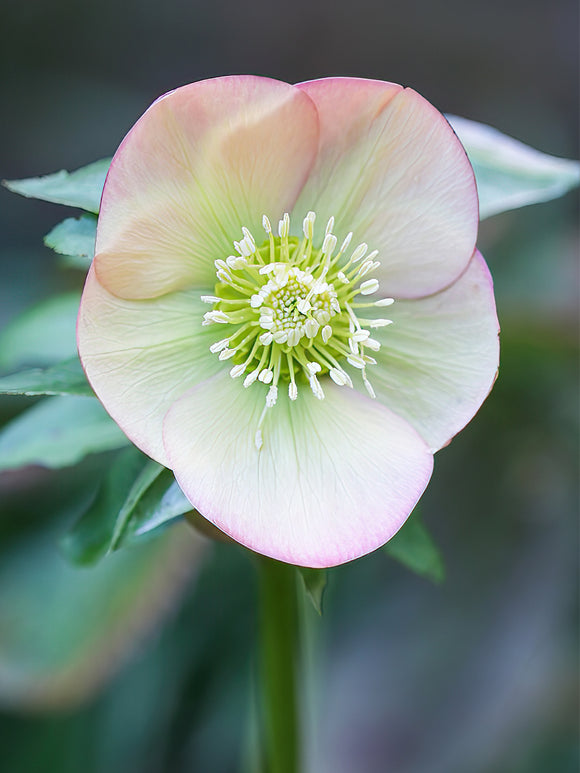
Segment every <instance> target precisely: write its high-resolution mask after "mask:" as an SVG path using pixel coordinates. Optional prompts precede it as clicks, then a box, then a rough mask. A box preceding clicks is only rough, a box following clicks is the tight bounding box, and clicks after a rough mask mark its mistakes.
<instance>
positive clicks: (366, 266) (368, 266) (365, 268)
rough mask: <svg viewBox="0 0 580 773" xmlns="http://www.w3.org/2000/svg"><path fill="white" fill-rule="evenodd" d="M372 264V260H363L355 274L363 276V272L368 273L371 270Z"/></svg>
mask: <svg viewBox="0 0 580 773" xmlns="http://www.w3.org/2000/svg"><path fill="white" fill-rule="evenodd" d="M373 265H374V263H373V262H372V260H365V262H364V263H362V264H361V267H360V268H359V270H358V271H357V276H358V277H359V278H360V277H363V276H364V275H365V274H368V273H369V271H371V270H372V268H373Z"/></svg>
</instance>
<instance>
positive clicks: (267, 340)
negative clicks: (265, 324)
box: [259, 331, 274, 346]
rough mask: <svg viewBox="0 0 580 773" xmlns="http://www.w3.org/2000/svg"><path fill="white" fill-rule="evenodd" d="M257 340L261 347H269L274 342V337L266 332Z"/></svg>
mask: <svg viewBox="0 0 580 773" xmlns="http://www.w3.org/2000/svg"><path fill="white" fill-rule="evenodd" d="M259 340H260V343H261V344H262V346H269V345H270V344H271V343H272V341H273V340H274V336H273V335H272V333H270V331H267V332H266V333H262V335H261V336H260V339H259Z"/></svg>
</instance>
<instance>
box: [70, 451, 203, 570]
mask: <svg viewBox="0 0 580 773" xmlns="http://www.w3.org/2000/svg"><path fill="white" fill-rule="evenodd" d="M191 509H192V505H191V503H190V502H189V501H188V500H187V499H186V498H185V495H184V494H183V493H182V491H181V489H180V488H179V486H178V485H177V483H176V482H175V478H174V477H173V473H172V472H171V470H168V469H166V468H165V467H163V466H162V465H160V464H157V462H154V461H152V460H151V459H149V458H148V457H147V456H145V454H142V453H141V452H140V451H138V450H137V449H136V448H134V447H131V448H129V449H127V450H125V451H123V453H122V454H120V455H119V456H118V457H117V459H116V460H115V462H114V463H113V465H112V466H111V468H110V469H109V470H108V472H107V474H106V475H105V477H104V479H103V481H102V483H101V486H100V488H99V491H98V493H97V496H96V499H95V500H94V502H93V503H92V505H91V506H90V507H89V509H88V510H87V512H86V513H84V515H83V516H82V517H81V518H80V520H79V521H78V522H77V523H76V524H75V525H74V526H73V527H72V528H71V529H70V530H69V532H68V533H67V534H66V535H65V537H64V539H63V543H62V544H63V549H64V550H65V553H66V554H67V556H68V557H69V558H70V559H71V560H72V561H74V562H75V563H79V564H91V563H94V562H96V561H98V560H100V559H101V558H103V556H105V555H107V554H108V553H111V552H112V551H114V550H117V549H118V548H119V547H121V546H124V545H127V544H129V543H132V542H134V541H135V538H136V537H140V536H141V535H143V534H146V533H147V532H149V531H152V530H154V529H157V528H158V527H159V526H161V525H162V524H164V523H166V522H167V521H170V520H173V519H174V518H176V517H178V516H180V515H183V514H184V513H186V512H188V511H190V510H191Z"/></svg>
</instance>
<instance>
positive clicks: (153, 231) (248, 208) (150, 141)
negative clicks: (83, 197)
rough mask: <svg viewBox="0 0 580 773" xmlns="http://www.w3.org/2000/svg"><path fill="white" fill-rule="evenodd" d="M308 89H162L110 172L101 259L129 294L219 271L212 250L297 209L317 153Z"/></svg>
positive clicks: (202, 280)
mask: <svg viewBox="0 0 580 773" xmlns="http://www.w3.org/2000/svg"><path fill="white" fill-rule="evenodd" d="M317 146H318V116H317V112H316V108H315V107H314V105H313V103H312V101H311V100H310V98H309V97H308V96H307V95H306V94H304V93H303V92H302V91H300V90H299V89H296V88H295V87H294V86H290V85H288V84H286V83H281V82H280V81H275V80H270V79H268V78H258V77H253V76H231V77H225V78H215V79H212V80H208V81H200V82H198V83H193V84H190V85H188V86H183V87H182V88H179V89H176V90H175V91H172V92H169V93H168V94H165V95H164V96H163V97H161V98H160V99H158V100H157V101H156V102H155V103H154V104H153V105H152V106H151V107H150V108H149V109H148V110H147V112H146V113H145V114H144V115H143V116H142V117H141V118H140V119H139V121H138V122H137V123H136V124H135V126H134V127H133V129H131V131H130V132H129V134H128V135H127V137H126V138H125V140H124V141H123V143H122V145H121V147H120V148H119V150H118V151H117V153H116V155H115V157H114V159H113V162H112V164H111V169H110V171H109V175H108V177H107V180H106V183H105V188H104V192H103V198H102V202H101V213H100V217H99V225H98V230H97V244H96V258H95V266H96V272H97V276H98V278H99V281H100V282H101V284H102V285H104V286H105V287H106V288H107V289H108V290H109V291H110V292H112V293H114V294H115V295H118V296H120V297H123V298H152V297H156V296H159V295H162V294H164V293H167V292H171V291H174V290H178V289H185V288H187V287H192V286H197V287H199V286H207V285H211V284H213V282H215V269H214V260H215V259H216V258H222V259H225V258H227V257H228V255H230V254H232V252H233V249H234V248H233V244H232V243H233V241H234V240H240V239H242V238H243V235H242V231H241V228H242V226H245V227H247V228H249V229H250V231H252V232H253V234H254V237H255V239H256V240H257V241H258V243H260V242H261V241H263V239H264V238H265V234H264V233H263V231H262V215H263V214H267V215H268V216H269V217H270V218H271V219H272V222H275V220H276V219H277V218H279V217H281V216H282V214H283V213H284V212H285V211H287V210H290V209H291V208H292V206H293V204H294V202H295V200H296V197H297V195H298V193H299V191H300V189H301V188H302V186H303V184H304V181H305V179H306V177H307V176H308V173H309V171H310V169H311V167H312V164H313V162H314V158H315V154H316V150H317Z"/></svg>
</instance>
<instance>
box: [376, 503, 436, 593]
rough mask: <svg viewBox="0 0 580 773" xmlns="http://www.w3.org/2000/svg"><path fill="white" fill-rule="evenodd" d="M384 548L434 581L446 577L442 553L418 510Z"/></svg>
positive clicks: (408, 566)
mask: <svg viewBox="0 0 580 773" xmlns="http://www.w3.org/2000/svg"><path fill="white" fill-rule="evenodd" d="M383 549H384V551H385V552H386V553H387V555H389V556H390V557H391V558H395V559H396V560H397V561H400V563H402V564H403V565H404V566H406V567H407V569H411V571H413V572H415V573H416V574H420V575H422V576H423V577H426V578H427V579H429V580H432V581H433V582H436V583H439V582H442V581H443V580H444V578H445V565H444V563H443V558H442V557H441V553H440V552H439V549H438V548H437V546H436V545H435V543H434V542H433V540H432V538H431V536H430V535H429V532H428V531H427V529H426V528H425V526H424V525H423V522H422V520H421V517H420V515H419V513H418V512H416V510H415V511H414V512H413V513H411V515H410V516H409V518H407V521H406V522H405V524H404V525H403V526H402V528H401V529H400V530H399V531H398V532H397V533H396V534H395V536H394V537H393V538H392V539H391V540H390V541H389V542H387V544H386V545H385V546H384V548H383Z"/></svg>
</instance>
